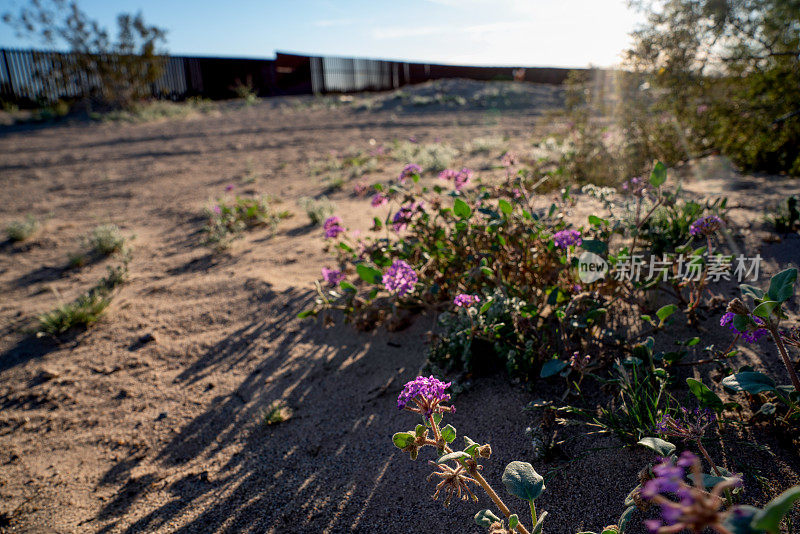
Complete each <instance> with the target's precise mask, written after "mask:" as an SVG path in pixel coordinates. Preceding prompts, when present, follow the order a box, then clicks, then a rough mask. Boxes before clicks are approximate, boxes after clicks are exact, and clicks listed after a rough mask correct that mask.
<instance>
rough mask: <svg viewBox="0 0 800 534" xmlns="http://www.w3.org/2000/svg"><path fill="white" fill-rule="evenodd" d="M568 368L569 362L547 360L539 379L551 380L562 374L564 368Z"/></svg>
mask: <svg viewBox="0 0 800 534" xmlns="http://www.w3.org/2000/svg"><path fill="white" fill-rule="evenodd" d="M566 366H567V362H565V361H562V360H557V359H552V360H547V361H546V362H544V364H543V365H542V371H541V372H540V373H539V377H541V378H549V377H551V376H555V375H557V374H558V373H560V372H561V370H562V369H564V367H566Z"/></svg>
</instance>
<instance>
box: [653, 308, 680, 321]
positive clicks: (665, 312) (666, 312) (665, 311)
mask: <svg viewBox="0 0 800 534" xmlns="http://www.w3.org/2000/svg"><path fill="white" fill-rule="evenodd" d="M676 311H678V307H677V306H676V305H675V304H667V305H666V306H663V307H661V308H659V310H658V311H657V312H656V317H658V319H659V323H658V324H659V326H661V325H662V324H664V321H666V320H667V319H668V318H669V316H670V315H672V314H673V313H675V312H676Z"/></svg>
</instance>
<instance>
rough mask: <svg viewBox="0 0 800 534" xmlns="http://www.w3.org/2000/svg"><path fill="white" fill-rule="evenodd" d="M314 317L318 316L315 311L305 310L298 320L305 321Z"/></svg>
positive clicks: (298, 316) (299, 314)
mask: <svg viewBox="0 0 800 534" xmlns="http://www.w3.org/2000/svg"><path fill="white" fill-rule="evenodd" d="M312 315H316V312H315V311H314V310H303V311H301V312H300V313H298V314H297V318H298V319H305V318H306V317H310V316H312Z"/></svg>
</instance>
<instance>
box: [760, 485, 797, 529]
mask: <svg viewBox="0 0 800 534" xmlns="http://www.w3.org/2000/svg"><path fill="white" fill-rule="evenodd" d="M798 499H800V486H794V487H792V488H789V489H788V490H786V491H784V492H783V493H781V494H780V495H778V496H777V497H775V498H774V499H772V500H771V501H769V502H768V503H767V505H766V506H765V507H764V508H763V509H762V510H760V511H758V512H757V513H756V515H755V517H753V521H752V522H751V523H750V526H752V527H753V528H755V529H760V530H766V531H767V532H769V534H778V533H779V532H780V529H781V520H783V516H785V515H786V514H787V513H788V512H789V510H791V508H792V505H793V504H794V502H795V501H796V500H798Z"/></svg>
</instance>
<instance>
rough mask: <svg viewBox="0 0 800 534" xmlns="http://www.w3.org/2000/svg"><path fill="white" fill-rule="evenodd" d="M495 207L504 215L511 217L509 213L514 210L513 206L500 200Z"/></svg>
mask: <svg viewBox="0 0 800 534" xmlns="http://www.w3.org/2000/svg"><path fill="white" fill-rule="evenodd" d="M497 206H498V207H499V208H500V211H502V212H503V213H505V214H506V215H511V212H512V211H513V210H514V206H512V205H511V203H510V202H509V201H508V200H505V199H502V198H501V199H500V200H498V201H497Z"/></svg>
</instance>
